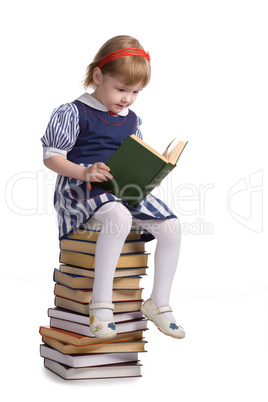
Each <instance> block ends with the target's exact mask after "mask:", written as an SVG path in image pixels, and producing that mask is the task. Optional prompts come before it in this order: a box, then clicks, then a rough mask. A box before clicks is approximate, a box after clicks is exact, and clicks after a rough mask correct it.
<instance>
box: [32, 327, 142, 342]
mask: <svg viewBox="0 0 268 402" xmlns="http://www.w3.org/2000/svg"><path fill="white" fill-rule="evenodd" d="M142 331H143V330H137V331H132V332H128V333H125V332H124V333H118V334H116V335H115V336H114V337H113V338H111V339H109V340H105V339H100V338H96V336H94V335H92V334H91V332H90V330H89V327H88V331H87V332H88V335H82V334H77V333H75V332H71V331H66V330H64V329H60V328H54V327H49V326H41V327H40V328H39V333H40V335H42V336H45V337H47V338H50V339H54V340H56V341H60V342H63V343H67V344H68V345H73V346H87V345H88V346H89V345H98V344H100V343H101V344H104V343H114V342H119V341H120V342H126V341H134V340H140V339H142Z"/></svg>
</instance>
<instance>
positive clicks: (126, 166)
mask: <svg viewBox="0 0 268 402" xmlns="http://www.w3.org/2000/svg"><path fill="white" fill-rule="evenodd" d="M173 141H174V140H173ZM173 141H172V142H171V143H170V144H169V145H168V147H167V148H166V150H165V152H164V154H163V155H162V154H161V153H159V152H158V151H156V150H155V149H153V148H152V147H151V146H150V145H148V144H146V142H144V141H143V140H141V139H140V138H138V137H137V136H136V135H134V134H133V135H130V136H128V137H127V138H126V140H125V141H124V142H123V143H122V144H121V145H120V147H119V148H118V149H117V150H116V151H115V152H114V153H113V155H112V156H111V158H110V159H109V160H108V161H107V162H106V165H107V166H109V168H110V173H111V174H112V175H113V179H111V180H110V179H108V181H106V182H102V183H97V182H96V183H94V185H95V186H98V187H100V188H102V189H105V190H107V191H111V192H112V193H113V194H114V195H115V196H116V197H118V198H120V199H122V200H124V201H126V202H127V203H128V204H129V205H131V206H133V207H135V206H137V205H138V204H139V203H140V202H141V200H142V199H143V198H144V197H146V195H147V194H149V193H150V192H151V191H152V190H153V189H154V188H155V187H156V186H157V185H158V184H159V183H160V182H161V181H162V180H163V179H164V178H165V177H166V176H167V175H168V174H169V173H170V172H171V171H172V170H173V169H174V168H175V166H176V165H177V162H178V160H179V158H180V156H181V154H182V152H183V150H184V148H185V146H186V144H187V142H184V141H179V142H178V144H177V145H176V146H175V147H174V148H173V149H172V150H170V149H171V147H172V144H173Z"/></svg>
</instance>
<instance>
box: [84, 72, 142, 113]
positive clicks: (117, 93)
mask: <svg viewBox="0 0 268 402" xmlns="http://www.w3.org/2000/svg"><path fill="white" fill-rule="evenodd" d="M94 73H95V74H94V75H93V77H94V82H95V84H96V85H97V88H96V90H95V92H94V93H93V94H92V96H93V97H94V98H96V99H97V100H98V101H99V102H101V103H102V104H103V105H104V106H105V107H106V108H107V109H108V110H109V111H111V112H113V113H120V112H121V111H122V110H123V109H125V108H126V107H129V106H130V105H132V104H133V103H134V102H135V100H136V98H137V96H138V93H139V92H140V91H141V90H142V86H141V84H137V85H135V86H131V87H129V86H126V85H125V84H123V83H122V81H120V79H119V78H115V77H112V76H111V75H108V74H102V72H101V70H100V69H99V68H98V67H97V68H96V69H95V71H94Z"/></svg>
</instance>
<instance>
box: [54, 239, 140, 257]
mask: <svg viewBox="0 0 268 402" xmlns="http://www.w3.org/2000/svg"><path fill="white" fill-rule="evenodd" d="M96 244H97V242H96V241H89V240H78V239H63V240H61V241H60V249H61V250H69V251H78V252H80V253H87V254H95V251H96ZM144 252H145V243H144V242H143V241H140V240H135V241H126V242H125V243H124V245H123V248H122V250H121V254H129V253H144Z"/></svg>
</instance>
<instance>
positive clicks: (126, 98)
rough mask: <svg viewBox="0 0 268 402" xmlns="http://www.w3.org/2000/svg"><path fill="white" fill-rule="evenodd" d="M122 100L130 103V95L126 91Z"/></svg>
mask: <svg viewBox="0 0 268 402" xmlns="http://www.w3.org/2000/svg"><path fill="white" fill-rule="evenodd" d="M122 101H123V102H126V103H129V102H130V95H129V94H126V93H125V94H124V95H123V97H122Z"/></svg>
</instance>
